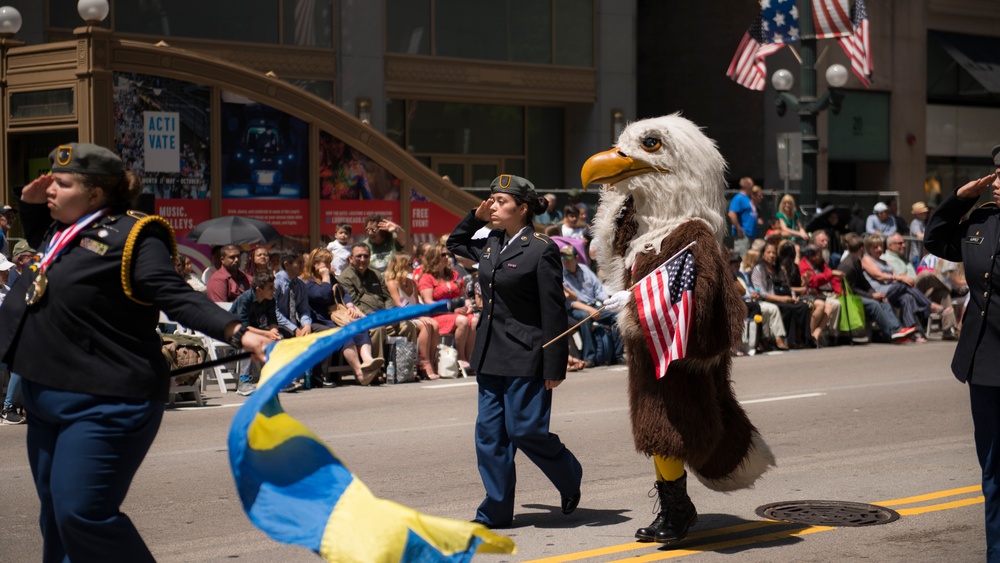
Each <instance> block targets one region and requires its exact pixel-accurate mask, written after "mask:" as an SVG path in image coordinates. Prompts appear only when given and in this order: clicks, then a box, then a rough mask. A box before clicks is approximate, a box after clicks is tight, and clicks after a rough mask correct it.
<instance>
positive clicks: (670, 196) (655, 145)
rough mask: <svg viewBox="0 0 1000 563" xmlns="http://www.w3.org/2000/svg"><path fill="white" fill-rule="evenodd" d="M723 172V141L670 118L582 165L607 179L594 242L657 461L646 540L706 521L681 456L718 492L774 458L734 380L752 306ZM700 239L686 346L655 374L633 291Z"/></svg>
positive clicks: (641, 426)
mask: <svg viewBox="0 0 1000 563" xmlns="http://www.w3.org/2000/svg"><path fill="white" fill-rule="evenodd" d="M725 171H726V162H725V160H724V159H723V158H722V155H721V154H720V153H719V150H718V148H716V146H715V142H714V141H712V140H711V139H709V138H708V137H706V136H705V135H704V134H703V133H702V132H701V130H700V129H699V128H698V126H696V125H695V124H694V123H692V122H691V121H689V120H687V119H685V118H683V117H680V115H679V114H673V115H668V116H665V117H657V118H653V119H645V120H642V121H637V122H635V123H632V124H630V125H629V126H628V127H626V128H625V130H624V131H622V133H621V136H620V137H619V138H618V143H617V145H616V148H614V149H611V150H609V151H606V152H603V153H599V154H596V155H594V156H592V157H590V159H588V160H587V162H586V163H585V164H584V166H583V170H582V173H581V176H582V178H581V179H582V180H583V185H584V186H587V185H590V184H603V185H604V186H603V188H602V191H601V198H600V204H599V206H598V210H597V214H596V215H595V217H594V225H593V233H594V240H593V245H594V246H595V248H596V253H597V262H598V263H599V264H600V267H601V272H602V278H603V281H604V284H605V286H606V287H607V288H608V289H609V293H610V292H616V293H615V294H614V295H612V297H611V298H609V299H608V301H606V302H605V303H606V305H608V306H609V308H610V309H611V310H612V311H615V310H619V311H620V312H619V313H618V327H619V330H620V331H621V334H622V338H623V339H624V342H625V351H626V356H627V364H628V394H629V408H630V413H631V418H632V437H633V439H634V441H635V447H636V449H637V450H638V451H640V452H642V453H645V454H646V455H647V456H652V458H653V462H654V465H655V467H656V482H655V485H654V488H655V490H656V492H657V497H658V500H659V505H660V509H659V511H658V514H657V517H656V519H655V520H654V521H653V523H652V524H650V525H649V526H647V527H645V528H640V529H639V530H637V531H636V538H637V539H639V540H640V541H655V542H658V543H669V542H674V541H678V540H680V539H682V538H683V537H685V536H686V535H687V531H688V528H690V527H691V526H693V525H694V524H695V523H696V522H697V520H698V513H697V511H696V510H695V507H694V504H693V503H692V502H691V499H690V498H689V497H688V494H687V473H686V472H685V471H684V464H687V466H688V468H689V469H690V470H691V471H692V472H694V474H695V476H696V477H697V478H698V480H700V481H701V482H702V483H703V484H705V486H707V487H708V488H710V489H713V490H716V491H733V490H737V489H741V488H747V487H750V486H752V485H753V483H754V482H755V481H756V480H757V479H758V478H759V477H760V476H761V475H762V474H763V473H764V471H766V470H767V468H768V467H769V466H771V465H774V455H773V454H772V453H771V450H770V449H769V448H768V446H767V444H766V443H765V442H764V440H763V439H762V438H761V437H760V434H758V432H757V429H756V428H755V427H754V425H753V424H752V423H751V422H750V419H749V418H747V415H746V413H745V412H744V411H743V408H742V407H741V406H740V404H739V403H738V402H737V400H736V396H735V394H734V393H733V388H732V382H731V381H730V377H729V374H730V369H731V367H732V360H731V358H730V350H731V349H732V346H733V344H734V343H735V342H738V341H739V340H740V338H741V333H742V330H743V325H744V319H745V317H746V314H747V310H746V306H745V305H744V304H743V301H742V298H741V296H740V295H739V294H738V293H737V291H736V289H735V285H734V283H733V282H732V275H731V274H730V273H729V271H728V266H727V259H726V258H727V257H728V255H726V256H725V257H724V254H723V246H722V244H721V239H722V232H723V230H722V229H723V225H724V224H725V220H724V219H723V217H724V215H723V209H724V204H725V197H724V192H723V189H724V187H725V179H724V174H725ZM691 241H695V243H696V244H695V245H694V246H693V247H691V252H692V254H693V258H694V269H695V277H694V289H693V298H692V299H691V302H692V303H693V306H692V307H691V309H690V310H689V314H691V315H692V318H691V325H690V326H691V329H690V333H689V336H688V341H687V349H686V351H685V355H684V357H683V358H679V359H674V360H673V361H671V362H670V363H669V364H668V366H667V369H666V374H665V375H664V376H663V377H662V378H661V379H657V370H656V368H655V364H654V361H653V358H652V354H654V353H655V352H654V351H653V348H651V347H650V346H648V345H647V340H646V334H645V333H644V329H643V327H642V325H641V324H640V321H639V319H638V312H637V306H636V303H635V300H634V298H633V296H632V292H631V291H628V288H631V287H632V285H633V284H635V283H636V282H637V281H639V280H640V279H642V278H643V277H644V276H646V274H649V273H650V272H652V271H654V270H656V269H657V268H658V267H659V266H660V265H661V264H663V263H664V262H665V261H666V260H667V259H668V258H670V257H672V256H674V255H675V254H677V253H678V251H680V250H682V249H683V248H684V247H685V246H687V245H688V243H690V242H691ZM653 322H658V323H661V324H663V323H665V322H666V321H665V319H664V318H662V317H661V318H657V319H654V321H653Z"/></svg>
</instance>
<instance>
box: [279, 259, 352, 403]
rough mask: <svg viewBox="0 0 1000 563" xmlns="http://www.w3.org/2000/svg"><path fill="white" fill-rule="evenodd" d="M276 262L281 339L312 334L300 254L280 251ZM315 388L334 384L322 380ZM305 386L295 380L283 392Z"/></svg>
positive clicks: (317, 382) (334, 383) (303, 262)
mask: <svg viewBox="0 0 1000 563" xmlns="http://www.w3.org/2000/svg"><path fill="white" fill-rule="evenodd" d="M279 260H280V261H281V269H280V270H278V273H277V274H275V275H274V304H275V315H276V316H277V317H278V330H279V331H280V332H281V336H282V338H292V337H298V336H305V335H307V334H310V333H312V309H310V308H309V296H308V295H306V283H305V282H304V281H302V280H301V279H299V276H301V275H302V269H303V266H304V264H305V260H303V259H302V254H300V253H299V252H296V251H294V250H287V249H286V250H282V251H281V253H280V254H279ZM308 375H309V374H306V376H308ZM316 385H317V386H320V385H322V386H323V387H335V386H336V385H337V384H336V382H335V381H333V380H330V379H329V378H322V377H321V378H319V379H318V380H317V381H316ZM304 386H305V385H304V382H303V381H302V380H298V379H297V380H295V381H293V382H292V383H291V384H289V386H288V387H286V388H285V390H286V391H288V392H294V391H297V390H299V389H301V388H302V387H304ZM310 387H311V385H310Z"/></svg>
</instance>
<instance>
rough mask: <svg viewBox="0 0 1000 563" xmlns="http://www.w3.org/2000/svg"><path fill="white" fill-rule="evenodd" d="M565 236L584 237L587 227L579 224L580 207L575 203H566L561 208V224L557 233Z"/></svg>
mask: <svg viewBox="0 0 1000 563" xmlns="http://www.w3.org/2000/svg"><path fill="white" fill-rule="evenodd" d="M559 234H560V235H562V236H564V237H566V238H578V239H583V238H586V234H587V227H586V225H580V208H579V207H577V206H575V205H567V206H566V207H564V208H563V224H562V230H561V232H560V233H559Z"/></svg>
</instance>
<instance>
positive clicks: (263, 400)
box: [229, 303, 515, 563]
mask: <svg viewBox="0 0 1000 563" xmlns="http://www.w3.org/2000/svg"><path fill="white" fill-rule="evenodd" d="M443 307H444V305H443V303H437V304H432V305H412V306H409V307H401V308H395V309H386V310H383V311H378V312H376V313H374V314H372V315H369V316H367V317H364V318H362V319H359V320H357V321H355V322H353V323H351V324H349V325H347V326H345V327H342V328H340V329H334V330H328V331H324V332H319V333H316V334H310V335H308V336H305V337H302V338H290V339H287V340H281V341H278V342H276V343H274V344H272V345H271V346H269V348H268V353H267V362H266V363H265V364H264V368H263V370H262V373H261V378H260V383H259V384H258V385H257V391H256V392H255V393H254V394H253V395H250V396H249V397H248V398H247V402H246V403H245V404H244V405H243V406H242V407H241V408H240V410H239V411H238V412H237V413H236V416H235V418H234V419H233V424H232V427H231V428H230V429H229V462H230V464H231V465H232V468H233V477H234V478H235V480H236V489H237V491H238V492H239V495H240V499H241V500H242V501H243V508H244V510H245V511H246V513H247V516H248V517H249V518H250V520H251V521H252V522H253V523H254V524H255V525H256V526H257V527H258V528H260V529H261V530H263V531H264V532H265V533H267V535H269V536H271V537H272V538H273V539H275V540H277V541H280V542H284V543H290V544H294V545H300V546H303V547H307V548H309V549H311V550H313V551H315V552H316V553H317V554H319V555H320V556H322V557H323V558H324V559H326V560H327V561H343V562H354V561H357V562H359V563H375V562H387V563H388V562H393V563H395V562H421V563H424V562H428V563H430V562H437V561H441V562H445V561H447V562H453V561H454V562H458V561H471V560H472V557H473V555H474V554H475V553H476V552H477V551H478V552H480V553H514V550H515V547H514V542H513V541H511V540H510V539H509V538H507V537H504V536H500V535H497V534H494V533H493V532H491V531H490V530H489V529H488V528H486V527H485V526H482V525H479V524H474V523H472V522H463V521H459V520H451V519H448V518H439V517H436V516H429V515H426V514H421V513H419V512H417V511H416V510H414V509H412V508H408V507H405V506H402V505H399V504H396V503H394V502H392V501H389V500H385V499H380V498H378V497H376V496H375V495H373V494H372V492H371V491H370V490H368V487H366V486H365V485H364V483H362V482H361V480H360V479H358V478H357V477H355V476H354V475H353V474H352V473H351V472H350V471H349V470H348V469H347V468H346V467H344V464H343V463H342V462H341V461H340V459H338V458H337V456H336V455H335V454H334V453H333V450H331V449H330V448H329V447H327V445H326V444H324V443H323V442H322V440H320V439H319V437H317V436H316V435H315V434H313V433H312V432H311V431H310V430H309V429H308V428H306V427H305V426H304V425H302V424H301V423H300V422H299V421H297V420H295V419H294V418H292V417H291V416H289V415H288V414H287V413H286V412H285V411H284V410H283V409H282V408H281V403H280V402H279V401H278V393H279V392H280V391H281V389H282V388H283V387H285V386H286V385H288V384H289V383H291V381H292V380H293V379H295V378H296V377H298V376H300V375H302V373H304V372H306V371H308V370H309V369H311V368H312V367H313V366H315V365H316V364H318V363H319V362H320V361H322V360H323V358H325V357H327V356H329V355H331V354H333V353H335V352H337V351H339V350H340V349H341V348H342V347H343V345H344V343H345V342H347V340H348V339H350V338H351V337H352V336H354V335H356V334H359V333H361V332H363V331H368V330H369V329H371V328H374V327H377V326H381V325H387V324H392V323H395V322H398V321H401V320H405V319H411V318H416V317H419V316H422V315H427V314H429V313H431V312H436V311H439V310H441V309H443Z"/></svg>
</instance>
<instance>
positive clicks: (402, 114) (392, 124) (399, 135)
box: [385, 100, 406, 149]
mask: <svg viewBox="0 0 1000 563" xmlns="http://www.w3.org/2000/svg"><path fill="white" fill-rule="evenodd" d="M385 136H386V137H389V138H390V139H392V141H393V142H395V143H396V144H397V145H399V146H401V147H403V148H404V149H405V148H406V100H386V102H385Z"/></svg>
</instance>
